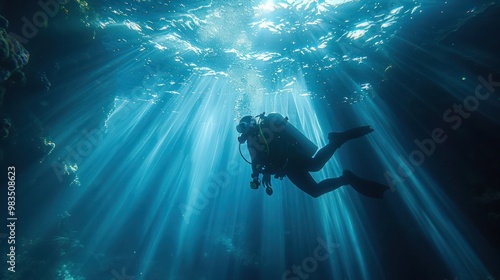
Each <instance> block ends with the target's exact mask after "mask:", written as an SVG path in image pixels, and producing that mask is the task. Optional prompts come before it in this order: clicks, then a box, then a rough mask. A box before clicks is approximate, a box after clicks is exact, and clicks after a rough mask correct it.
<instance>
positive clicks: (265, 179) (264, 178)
mask: <svg viewBox="0 0 500 280" xmlns="http://www.w3.org/2000/svg"><path fill="white" fill-rule="evenodd" d="M262 184H264V187H266V188H269V187H271V174H264V175H263V176H262Z"/></svg>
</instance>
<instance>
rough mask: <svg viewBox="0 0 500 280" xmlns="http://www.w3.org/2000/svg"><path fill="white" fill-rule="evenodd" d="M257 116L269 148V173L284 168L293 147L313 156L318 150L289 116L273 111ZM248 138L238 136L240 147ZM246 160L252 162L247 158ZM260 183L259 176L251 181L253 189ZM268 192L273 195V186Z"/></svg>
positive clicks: (268, 188) (263, 137) (267, 167)
mask: <svg viewBox="0 0 500 280" xmlns="http://www.w3.org/2000/svg"><path fill="white" fill-rule="evenodd" d="M257 117H258V118H259V122H258V128H259V134H260V136H261V138H262V139H263V141H264V143H265V146H266V148H267V149H266V151H267V153H268V155H269V157H270V161H269V164H268V166H266V168H265V169H264V171H265V170H267V171H269V172H268V173H271V174H273V173H274V174H276V172H273V171H276V170H282V169H283V168H284V167H285V166H286V164H287V162H288V156H289V154H290V149H292V150H293V151H294V152H295V153H301V154H302V155H304V156H306V157H312V156H313V155H314V154H315V153H316V151H317V150H318V146H317V145H316V144H314V143H313V142H312V141H311V140H309V139H308V138H307V137H306V136H305V135H304V134H302V132H300V131H299V130H298V129H297V128H296V127H295V126H293V125H292V124H291V123H289V122H288V117H283V116H282V115H281V114H278V113H271V114H269V115H267V116H265V113H262V114H260V115H258V116H257ZM246 138H247V137H246V136H245V137H243V135H242V139H240V138H238V140H239V142H240V147H241V144H242V143H243V142H244V141H246ZM242 140H243V141H242ZM274 141H276V142H274ZM240 154H241V149H240ZM242 156H243V155H242ZM243 158H244V157H243ZM271 158H272V159H271ZM244 159H245V158H244ZM245 161H247V162H248V163H251V162H249V161H248V160H246V159H245ZM279 177H281V179H282V178H283V177H284V176H279V175H276V176H275V178H279ZM260 185H261V183H260V180H259V179H258V178H253V180H252V181H251V182H250V187H251V188H252V189H257V188H258V187H259V186H260ZM266 193H267V194H268V195H272V194H273V189H272V188H271V187H267V188H266Z"/></svg>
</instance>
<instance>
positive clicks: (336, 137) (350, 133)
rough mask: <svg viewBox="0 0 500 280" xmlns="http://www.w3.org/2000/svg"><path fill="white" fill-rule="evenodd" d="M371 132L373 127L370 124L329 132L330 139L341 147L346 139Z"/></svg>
mask: <svg viewBox="0 0 500 280" xmlns="http://www.w3.org/2000/svg"><path fill="white" fill-rule="evenodd" d="M370 132H373V129H372V128H371V127H370V126H369V125H367V126H360V127H356V128H353V129H349V130H346V131H343V132H330V133H328V140H330V143H332V144H333V145H335V146H337V148H339V147H340V146H342V144H344V143H345V142H346V141H348V140H351V139H355V138H358V137H361V136H364V135H366V134H368V133H370Z"/></svg>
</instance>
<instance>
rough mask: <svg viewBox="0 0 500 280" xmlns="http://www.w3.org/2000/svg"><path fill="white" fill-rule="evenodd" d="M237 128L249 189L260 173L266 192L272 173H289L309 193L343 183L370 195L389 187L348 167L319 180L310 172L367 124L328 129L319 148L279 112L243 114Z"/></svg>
mask: <svg viewBox="0 0 500 280" xmlns="http://www.w3.org/2000/svg"><path fill="white" fill-rule="evenodd" d="M257 118H258V120H257ZM236 130H237V131H238V132H239V133H241V135H240V136H239V137H238V141H239V143H240V154H241V156H242V157H243V159H245V157H244V156H243V154H242V153H241V145H242V144H244V143H245V142H247V148H248V151H249V153H250V157H251V161H248V160H247V159H245V161H247V162H248V163H250V164H251V165H252V175H251V176H252V181H251V182H250V187H251V188H252V189H257V188H258V187H259V186H260V184H261V182H260V179H259V174H263V178H262V183H263V185H264V187H265V188H266V193H267V194H268V195H272V194H273V189H272V188H271V175H275V176H274V177H275V178H279V179H283V178H284V177H288V178H289V179H290V181H291V182H292V183H293V184H294V185H296V186H297V187H298V188H300V189H301V190H302V191H304V192H306V193H307V194H309V195H311V196H312V197H319V196H321V195H323V194H325V193H328V192H331V191H333V190H335V189H337V188H339V187H341V186H344V185H351V186H352V187H353V188H354V189H355V190H356V191H357V192H359V193H361V194H363V195H365V196H368V197H373V198H382V197H383V194H384V192H385V191H386V190H387V189H389V188H388V187H387V186H385V185H382V184H379V183H377V182H373V181H369V180H366V179H362V178H360V177H358V176H356V175H354V174H353V173H352V172H351V171H348V170H344V172H343V174H342V176H340V177H338V178H329V179H325V180H323V181H321V182H319V183H317V182H316V181H315V180H314V179H313V177H312V176H311V174H310V173H309V172H316V171H319V170H321V169H322V168H323V166H325V164H326V162H327V161H328V160H329V159H330V158H331V157H332V156H333V154H334V153H335V151H336V150H337V149H338V148H340V146H342V145H343V144H344V143H345V142H347V141H348V140H351V139H355V138H358V137H361V136H364V135H366V134H368V133H370V132H372V131H373V129H372V128H371V127H370V126H362V127H357V128H353V129H350V130H347V131H344V132H330V133H329V134H328V140H329V143H328V144H327V145H326V146H325V147H323V148H321V149H320V150H319V151H317V150H318V147H317V146H316V145H315V144H314V143H312V142H311V141H310V140H309V139H307V137H305V136H304V135H303V134H302V133H301V132H300V131H298V130H297V129H296V128H295V127H294V126H293V125H292V124H290V123H289V122H288V117H287V118H284V117H283V116H282V115H280V114H278V113H271V114H269V115H267V116H266V115H265V113H262V114H260V115H258V116H256V117H252V116H245V117H243V118H242V119H241V120H240V122H239V124H238V126H237V127H236ZM316 151H317V152H316Z"/></svg>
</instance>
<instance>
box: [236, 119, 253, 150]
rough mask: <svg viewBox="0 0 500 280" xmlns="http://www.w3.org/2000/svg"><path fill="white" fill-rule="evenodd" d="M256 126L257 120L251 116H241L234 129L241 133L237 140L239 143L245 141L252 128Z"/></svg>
mask: <svg viewBox="0 0 500 280" xmlns="http://www.w3.org/2000/svg"><path fill="white" fill-rule="evenodd" d="M255 127H257V121H256V120H255V118H254V117H252V116H244V117H243V118H241V120H240V123H239V124H238V125H237V126H236V130H237V131H238V132H239V133H241V136H240V137H238V141H239V142H240V144H243V143H245V142H246V141H247V139H248V136H249V135H250V133H251V132H252V130H253V129H254V128H255Z"/></svg>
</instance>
